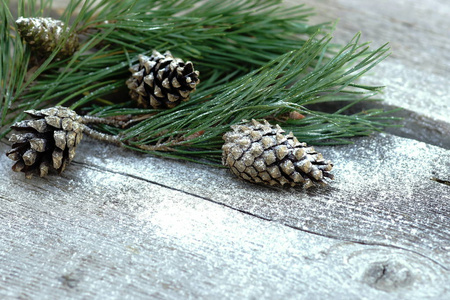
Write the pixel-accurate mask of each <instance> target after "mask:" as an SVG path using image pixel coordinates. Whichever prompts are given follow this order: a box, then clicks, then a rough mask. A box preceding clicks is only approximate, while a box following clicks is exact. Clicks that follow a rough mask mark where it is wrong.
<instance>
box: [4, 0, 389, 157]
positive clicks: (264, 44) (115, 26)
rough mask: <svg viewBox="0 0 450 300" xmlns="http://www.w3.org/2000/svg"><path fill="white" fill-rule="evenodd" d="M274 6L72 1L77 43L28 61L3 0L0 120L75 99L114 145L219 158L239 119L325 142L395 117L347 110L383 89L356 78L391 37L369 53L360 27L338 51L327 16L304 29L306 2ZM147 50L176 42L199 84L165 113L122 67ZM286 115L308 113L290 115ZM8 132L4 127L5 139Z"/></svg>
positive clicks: (238, 1) (189, 0) (244, 1)
mask: <svg viewBox="0 0 450 300" xmlns="http://www.w3.org/2000/svg"><path fill="white" fill-rule="evenodd" d="M51 2H52V1H43V6H42V7H41V10H38V11H36V10H33V9H31V8H32V7H33V8H34V7H35V5H36V1H34V0H33V1H29V2H26V1H25V0H19V2H18V12H19V15H23V16H40V15H42V14H43V13H44V11H48V10H49V9H50V8H51ZM280 3H281V1H279V0H263V1H257V0H232V1H226V2H225V1H219V0H212V1H206V2H205V3H204V4H203V5H200V6H199V5H196V4H197V1H194V0H165V1H162V0H150V1H148V0H100V1H93V0H87V1H83V0H72V1H70V4H69V6H68V7H67V9H66V10H65V12H64V14H63V15H62V17H61V20H63V21H64V22H65V24H70V32H77V33H79V34H80V36H82V37H83V42H82V44H81V47H80V49H79V51H78V52H76V53H75V54H74V55H73V56H72V57H70V58H67V59H59V60H56V59H55V57H57V54H58V51H59V50H60V49H61V46H62V44H63V42H64V40H63V41H62V42H61V43H60V44H59V46H58V47H57V48H56V49H55V51H54V52H53V53H52V54H51V56H50V57H49V58H47V59H46V60H45V61H43V62H39V65H38V66H35V67H32V63H31V60H32V59H33V56H32V53H31V52H30V49H29V48H28V47H27V46H24V45H23V43H22V41H21V39H20V38H19V37H18V34H17V28H16V25H15V22H14V17H13V16H12V14H11V13H10V11H9V7H8V2H6V0H2V6H1V12H0V18H1V20H0V22H1V24H0V25H4V26H2V29H1V33H0V41H1V43H2V44H1V53H0V63H1V66H0V80H1V89H0V93H1V94H0V101H1V105H2V106H1V126H3V127H5V126H8V125H10V124H11V123H13V122H15V121H18V120H20V119H22V118H23V117H24V116H23V113H21V111H22V110H25V109H30V108H39V107H44V106H51V105H56V104H58V105H71V107H72V108H73V109H78V110H80V111H83V112H84V113H87V114H89V115H90V116H86V118H87V119H89V118H90V120H91V121H92V122H91V123H99V122H102V123H103V124H97V125H93V124H92V125H93V126H96V127H97V129H100V130H101V131H103V132H104V133H106V134H107V135H105V136H107V137H108V138H109V139H111V140H114V142H115V143H117V144H119V143H120V144H121V145H122V146H125V147H128V148H131V149H134V150H137V151H143V152H146V153H152V154H155V155H160V156H165V157H170V158H179V159H186V160H193V161H202V162H205V160H206V161H208V163H212V164H217V163H218V162H219V161H220V156H221V150H220V149H221V146H222V144H223V141H222V138H221V137H222V135H223V134H224V133H225V132H227V131H229V129H230V125H234V124H240V123H242V122H244V121H243V120H245V119H246V120H250V119H252V118H255V119H263V118H266V119H268V120H276V121H277V122H278V123H280V125H282V126H283V127H284V128H285V129H286V130H291V131H293V132H294V134H295V135H296V136H297V137H298V138H299V139H300V140H302V141H306V142H312V143H322V144H336V143H346V142H348V139H349V138H351V137H354V136H358V135H367V134H370V133H372V132H373V131H377V130H381V129H382V128H383V127H384V126H387V125H389V124H390V122H391V121H392V120H393V119H392V118H389V117H386V115H385V113H384V112H382V111H380V110H373V111H365V112H362V113H359V114H354V115H346V114H345V112H346V111H347V109H348V108H350V107H351V106H352V105H354V104H355V103H358V102H360V101H367V100H371V99H374V98H373V97H374V96H376V95H377V94H378V93H379V92H380V91H381V90H382V87H379V86H366V85H361V84H358V83H357V80H358V78H360V77H361V76H363V75H364V74H365V73H366V72H368V71H369V70H371V69H372V68H373V67H374V66H375V65H376V64H378V63H379V62H380V61H382V60H383V59H384V58H385V57H386V56H387V55H388V51H389V49H388V47H387V45H383V46H382V47H380V48H378V49H375V50H370V49H369V44H368V43H360V42H359V39H360V34H356V35H355V37H354V38H353V39H352V40H351V41H350V42H349V43H348V44H347V45H345V46H343V47H341V48H337V47H335V46H334V45H332V44H331V36H330V35H329V34H326V31H328V30H330V28H331V26H330V24H329V23H327V24H318V25H313V26H311V25H309V24H307V23H306V21H307V18H308V16H310V15H311V9H308V8H305V7H304V6H301V5H300V6H297V7H294V8H292V7H290V8H286V7H283V6H281V5H280ZM77 11H79V12H78V13H77ZM70 21H71V23H70ZM10 28H11V29H10ZM5 49H6V50H5ZM153 49H157V50H161V51H162V50H171V51H172V52H173V53H174V54H176V56H180V57H183V58H188V59H190V60H192V61H194V63H195V65H196V67H197V68H198V69H199V70H200V72H201V80H202V82H201V84H200V85H199V86H198V89H197V92H196V93H194V94H192V96H191V99H190V100H189V101H188V102H185V103H182V104H180V105H179V106H177V107H175V108H173V109H169V110H156V109H138V108H134V107H133V106H134V105H135V104H134V103H132V102H131V101H130V100H129V96H128V95H127V89H126V86H125V80H126V79H127V78H128V77H129V76H130V73H129V71H128V68H129V67H130V66H131V65H133V64H135V62H136V61H137V56H138V55H139V54H147V53H149V52H150V51H152V50H153ZM336 101H346V102H348V104H345V105H344V106H343V107H342V108H340V109H338V110H337V111H335V112H334V113H325V112H322V111H316V110H314V109H312V108H309V107H310V106H311V105H313V104H318V103H323V105H325V103H326V102H336ZM293 111H295V112H297V113H298V114H300V115H302V116H304V118H301V119H289V118H286V117H285V116H286V115H287V114H288V113H290V112H293ZM103 118H107V119H103ZM116 121H117V122H116ZM7 132H8V129H7V128H3V129H2V130H1V132H0V137H4V136H5V135H6V134H7ZM119 139H120V141H119Z"/></svg>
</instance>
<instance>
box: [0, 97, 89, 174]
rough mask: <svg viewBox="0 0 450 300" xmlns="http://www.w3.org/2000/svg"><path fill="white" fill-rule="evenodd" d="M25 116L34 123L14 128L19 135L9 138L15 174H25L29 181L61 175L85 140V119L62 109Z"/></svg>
mask: <svg viewBox="0 0 450 300" xmlns="http://www.w3.org/2000/svg"><path fill="white" fill-rule="evenodd" d="M26 113H27V114H28V115H30V116H31V117H32V118H33V119H32V120H24V121H20V122H17V123H15V124H14V125H12V126H11V128H13V129H15V130H17V131H18V133H15V134H12V135H11V137H10V138H9V141H10V142H12V143H13V145H12V149H11V150H10V151H8V152H7V153H6V155H7V156H8V157H9V158H10V159H12V160H14V161H17V162H16V163H15V164H14V166H13V167H12V169H13V171H15V172H24V173H25V176H26V177H27V178H31V177H32V176H33V175H39V176H41V177H43V176H45V175H47V173H48V171H49V169H54V170H56V171H57V172H59V173H61V172H62V171H64V169H65V168H66V166H67V165H68V164H69V163H70V162H71V160H72V159H73V158H74V156H75V148H76V147H77V145H78V144H79V143H80V141H81V138H82V137H83V127H84V125H83V124H82V122H83V118H82V117H80V116H79V115H77V114H76V113H75V112H74V111H73V110H71V109H69V108H66V107H61V106H56V107H52V108H47V109H43V110H28V111H26Z"/></svg>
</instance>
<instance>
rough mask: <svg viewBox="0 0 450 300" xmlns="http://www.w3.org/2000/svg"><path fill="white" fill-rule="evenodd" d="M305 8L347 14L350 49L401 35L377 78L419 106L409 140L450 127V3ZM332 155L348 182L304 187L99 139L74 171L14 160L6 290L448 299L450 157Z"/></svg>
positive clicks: (362, 150) (1, 237) (400, 144)
mask: <svg viewBox="0 0 450 300" xmlns="http://www.w3.org/2000/svg"><path fill="white" fill-rule="evenodd" d="M287 2H288V4H293V3H299V2H298V1H294V0H291V1H287ZM59 3H61V2H59ZM302 3H303V2H302ZM305 3H306V4H307V5H309V6H312V7H316V12H317V16H315V17H313V19H314V20H317V21H325V20H330V19H335V18H338V17H339V18H340V22H339V24H338V26H337V30H336V32H335V37H336V41H337V42H340V43H344V42H347V41H348V40H349V39H350V38H351V37H352V36H353V35H354V34H355V33H356V32H357V31H359V30H361V31H363V39H364V40H373V42H374V45H375V46H377V45H378V46H379V45H381V44H383V43H384V42H387V41H390V42H391V46H392V48H393V55H392V56H391V57H390V58H388V60H386V61H384V62H383V63H382V64H380V65H379V66H377V67H376V68H375V69H374V70H373V71H372V72H371V74H369V75H371V76H370V77H367V78H365V79H364V82H366V83H372V84H385V85H387V86H388V88H387V90H386V94H385V98H386V102H387V103H388V104H390V105H394V106H400V107H405V108H407V109H409V110H410V111H412V112H413V113H414V114H415V115H416V117H415V119H413V120H408V121H409V122H410V123H413V125H411V126H410V127H409V128H410V132H408V136H409V137H414V135H415V134H414V130H413V129H414V128H424V124H425V122H422V121H421V120H420V116H423V117H424V118H426V124H425V125H426V127H427V130H428V131H425V130H421V131H420V132H417V133H416V138H418V139H422V140H427V141H428V140H429V141H431V140H433V138H428V139H425V138H423V135H425V134H427V132H430V134H432V133H433V119H434V120H438V121H439V122H436V123H435V124H436V126H434V127H435V130H437V131H438V134H436V136H437V137H441V138H445V137H448V136H450V132H449V128H450V127H449V124H450V120H449V115H450V107H449V103H450V100H449V95H450V90H449V89H450V87H449V85H448V79H449V78H448V76H449V71H450V64H449V61H450V60H449V57H448V55H449V53H450V51H449V50H450V49H449V45H450V41H449V39H450V37H449V36H448V35H445V34H444V31H445V30H444V28H450V18H448V16H449V14H450V5H449V4H448V1H446V0H433V1H414V0H398V1H387V0H383V1H356V0H338V1H331V0H320V1H306V2H305ZM57 4H58V2H57ZM414 123H416V124H417V126H415V125H414ZM437 131H436V132H437ZM434 143H435V144H437V145H443V146H444V147H446V145H448V141H447V142H445V141H444V142H439V141H436V142H434ZM7 149H8V146H7V145H6V144H5V143H0V153H4V152H5V151H6V150H7ZM318 150H320V152H322V153H323V154H324V155H325V156H326V157H328V158H329V159H331V160H332V161H333V162H334V164H335V169H334V174H335V175H336V180H335V181H334V182H332V183H331V185H330V186H329V187H328V188H326V189H311V190H308V191H306V192H305V191H302V190H299V189H274V188H268V187H260V186H255V185H250V184H247V183H245V182H241V181H239V180H237V179H236V178H234V177H233V176H232V175H231V174H230V173H229V172H228V171H227V170H224V169H213V168H209V167H207V166H203V165H198V164H193V163H187V162H179V161H171V160H165V159H160V158H155V157H151V156H147V155H143V154H139V153H133V152H131V151H129V150H125V149H120V148H117V147H115V146H111V145H105V144H102V143H99V142H96V141H91V140H89V139H85V140H84V141H83V142H82V144H81V145H80V146H79V148H78V149H77V156H76V158H75V161H74V163H73V164H71V165H70V166H69V168H68V169H67V171H65V172H64V173H63V175H62V176H54V175H53V176H49V177H46V178H33V179H31V180H26V179H24V177H23V174H17V173H13V172H12V171H11V170H10V167H11V164H12V162H11V161H10V160H8V159H7V158H6V157H5V156H0V174H1V176H0V298H7V299H9V298H11V299H55V298H67V297H70V298H75V299H87V298H89V299H91V298H94V299H104V298H116V299H127V298H128V299H135V298H149V297H152V298H161V299H184V298H205V299H218V298H224V299H227V298H278V299H281V298H283V299H284V298H291V299H299V298H305V299H306V298H307V299H324V298H325V299H326V298H338V299H381V298H382V299H399V298H401V299H424V298H426V299H448V298H450V287H449V282H450V218H449V217H450V210H449V205H448V203H449V200H450V186H448V185H445V184H443V183H439V182H437V181H433V180H431V178H437V179H441V180H443V181H449V180H450V175H449V174H450V172H449V170H450V153H449V151H448V150H445V149H443V148H440V147H435V146H431V145H429V144H425V143H422V142H418V141H415V140H412V139H405V138H400V137H396V136H393V135H390V134H377V135H374V136H373V137H369V138H361V139H357V140H355V144H354V145H345V146H337V147H318Z"/></svg>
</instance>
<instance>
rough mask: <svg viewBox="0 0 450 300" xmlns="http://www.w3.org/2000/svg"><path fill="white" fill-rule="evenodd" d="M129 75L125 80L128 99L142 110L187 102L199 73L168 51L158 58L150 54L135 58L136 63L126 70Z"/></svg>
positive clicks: (154, 52) (190, 63)
mask: <svg viewBox="0 0 450 300" xmlns="http://www.w3.org/2000/svg"><path fill="white" fill-rule="evenodd" d="M130 72H131V73H132V76H131V77H130V79H128V80H127V82H126V83H127V86H128V88H129V89H130V96H131V98H132V99H133V100H136V101H137V103H138V106H141V107H144V108H149V107H152V108H172V107H175V106H177V105H178V104H180V102H181V101H187V100H188V99H189V94H190V93H192V92H194V91H195V88H196V86H197V84H198V83H199V82H200V80H199V79H198V76H199V74H200V73H199V72H198V71H194V66H193V64H192V62H190V61H188V62H186V63H184V62H183V60H181V59H180V58H174V57H173V56H172V54H171V53H170V51H167V52H166V53H164V55H162V54H161V53H159V52H158V51H153V54H152V56H150V57H148V56H145V55H139V63H138V64H136V65H134V66H133V67H131V68H130Z"/></svg>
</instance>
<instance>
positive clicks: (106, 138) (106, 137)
mask: <svg viewBox="0 0 450 300" xmlns="http://www.w3.org/2000/svg"><path fill="white" fill-rule="evenodd" d="M83 125H84V124H83ZM83 133H84V134H86V135H87V136H90V137H91V138H94V139H96V140H99V141H103V142H108V143H112V144H116V145H119V146H122V145H123V144H124V143H123V142H122V141H121V139H120V136H119V135H112V134H106V133H101V132H98V131H96V130H94V129H92V128H90V127H89V126H87V125H84V127H83Z"/></svg>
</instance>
